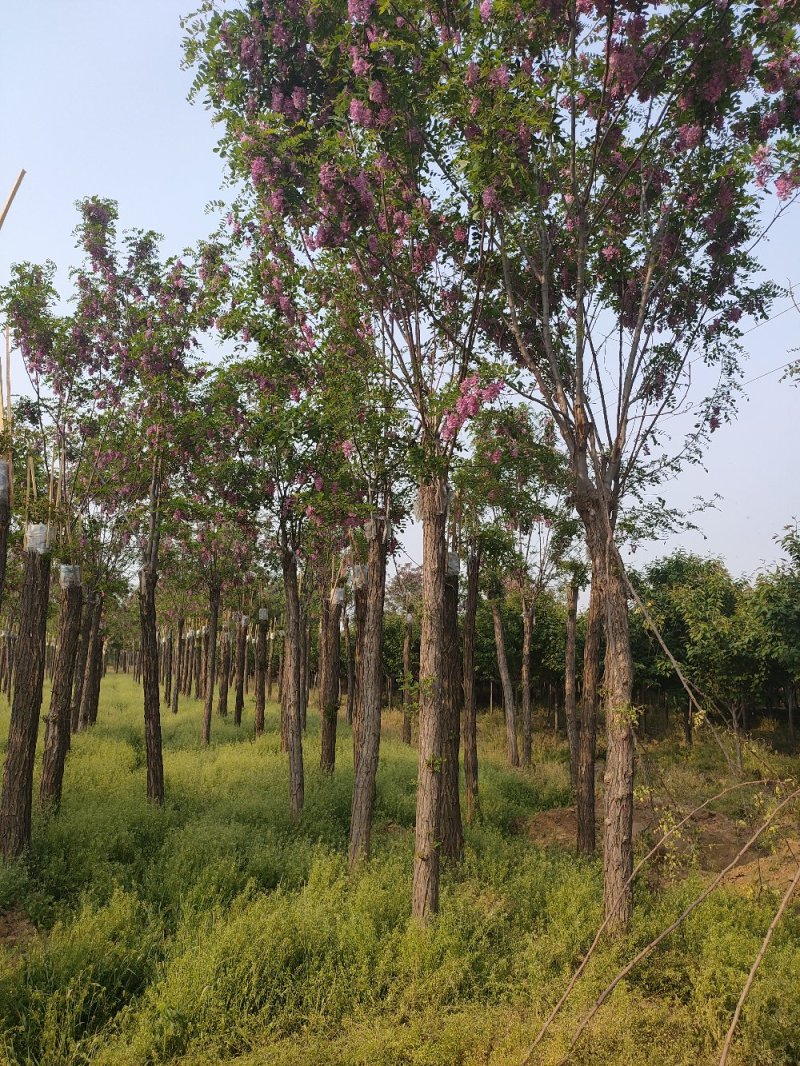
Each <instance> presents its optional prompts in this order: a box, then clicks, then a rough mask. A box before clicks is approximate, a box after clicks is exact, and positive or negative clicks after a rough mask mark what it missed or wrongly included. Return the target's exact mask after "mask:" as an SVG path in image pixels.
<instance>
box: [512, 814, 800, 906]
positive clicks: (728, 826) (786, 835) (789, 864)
mask: <svg viewBox="0 0 800 1066" xmlns="http://www.w3.org/2000/svg"><path fill="white" fill-rule="evenodd" d="M598 806H599V807H601V805H598ZM664 814H665V810H664V809H663V808H661V809H660V808H659V807H658V806H657V805H656V806H655V809H654V808H653V807H651V806H650V805H649V804H646V805H645V804H638V803H637V804H636V805H635V806H634V814H633V839H634V841H636V840H638V839H639V838H640V837H642V836H643V835H644V840H643V841H642V843H641V844H640V846H639V847H638V848H637V849H636V852H637V854H638V853H640V852H642V848H645V850H649V848H650V847H652V845H653V844H655V843H656V841H657V840H658V839H659V837H660V836H662V835H663V833H664V831H665V830H664V828H663V827H662V825H661V821H662V818H663V816H664ZM602 830H603V825H602V813H601V816H600V817H599V818H598V820H597V841H598V848H599V849H601V850H602V841H603V831H602ZM527 831H528V836H529V837H530V838H531V840H533V841H534V842H535V843H536V844H538V845H540V846H541V847H552V846H555V847H559V848H566V849H569V850H574V848H575V840H576V837H577V821H576V813H575V808H574V807H557V808H553V809H551V810H547V811H540V812H539V813H538V814H535V815H533V817H532V818H530V819H529V821H528V826H527ZM753 831H754V830H753V828H751V827H749V826H744V825H740V824H738V823H737V822H735V821H733V819H731V818H728V817H726V816H725V815H724V814H718V813H716V812H714V811H708V810H705V811H700V812H699V814H697V815H695V817H694V818H693V819H692V820H691V821H690V822H688V823H687V824H686V825H685V826H683V827H682V828H681V829H680V830H679V831H678V832H677V833H676V834H675V835H674V836H672V837H670V838H669V840H667V842H666V843H665V845H664V847H663V849H661V850H660V851H659V852H657V853H656V855H655V856H654V857H653V860H652V863H651V865H652V866H653V867H657V868H660V871H661V872H662V873H664V872H665V871H666V870H669V871H674V873H675V874H680V873H686V872H688V871H689V870H691V869H694V870H700V871H702V872H704V873H710V874H716V873H719V872H720V871H721V870H724V869H725V867H726V866H728V865H729V864H730V863H731V862H733V861H734V859H736V856H737V855H738V853H739V851H740V850H741V848H742V846H743V845H744V844H745V842H746V841H747V840H748V838H749V837H750V836H752V834H753ZM794 834H796V828H794V830H793V832H792V831H789V832H787V831H786V830H781V829H780V828H779V829H778V832H777V835H776V838H775V839H774V840H772V841H770V843H769V844H768V845H764V846H763V847H755V848H750V849H749V850H748V851H746V852H745V853H744V855H743V856H742V857H741V858H740V859H739V860H738V861H737V863H736V866H735V867H734V869H733V870H732V871H731V873H730V874H729V875H728V877H727V879H726V883H727V884H728V885H730V886H731V887H733V888H736V889H739V890H748V891H749V890H752V889H753V888H756V889H759V888H765V889H766V888H776V889H779V890H780V889H783V888H785V887H786V886H787V885H788V883H789V881H790V880H791V879H792V877H793V876H794V874H795V872H796V870H797V864H798V862H800V839H798V838H797V837H796V835H794Z"/></svg>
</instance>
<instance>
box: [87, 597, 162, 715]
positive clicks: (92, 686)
mask: <svg viewBox="0 0 800 1066" xmlns="http://www.w3.org/2000/svg"><path fill="white" fill-rule="evenodd" d="M102 618H103V594H102V592H96V593H95V596H94V602H93V603H92V626H91V629H90V631H89V647H88V650H87V652H86V666H85V668H84V674H83V688H82V690H81V716H80V728H81V729H82V730H83V729H88V728H89V726H90V725H92V724H93V723H94V722H95V721H96V719H97V710H96V706H95V691H96V680H97V679H96V674H97V670H98V661H97V649H98V646H99V644H100V640H101V636H100V623H101V621H102ZM156 680H158V679H156Z"/></svg>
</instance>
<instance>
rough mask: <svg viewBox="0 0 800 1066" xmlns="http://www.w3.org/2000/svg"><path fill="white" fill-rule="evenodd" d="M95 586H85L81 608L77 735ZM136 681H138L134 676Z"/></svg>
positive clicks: (74, 727)
mask: <svg viewBox="0 0 800 1066" xmlns="http://www.w3.org/2000/svg"><path fill="white" fill-rule="evenodd" d="M94 595H95V590H94V584H90V585H87V586H84V591H83V606H82V607H81V632H80V637H79V639H78V650H77V652H76V655H75V673H74V681H73V692H72V711H71V714H70V730H71V732H73V733H77V732H78V729H79V728H80V723H81V700H82V699H83V678H84V675H85V673H86V656H87V655H88V654H89V641H90V640H91V636H92V617H93V613H94ZM134 680H136V678H135V676H134Z"/></svg>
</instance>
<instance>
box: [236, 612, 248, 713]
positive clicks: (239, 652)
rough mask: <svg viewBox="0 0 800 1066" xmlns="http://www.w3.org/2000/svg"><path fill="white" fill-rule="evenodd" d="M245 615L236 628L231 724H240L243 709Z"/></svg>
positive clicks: (245, 655) (246, 620)
mask: <svg viewBox="0 0 800 1066" xmlns="http://www.w3.org/2000/svg"><path fill="white" fill-rule="evenodd" d="M247 622H248V619H247V615H246V614H243V615H240V617H239V624H238V626H237V629H236V696H235V698H234V703H233V724H234V725H241V724H242V712H243V711H244V674H245V668H246V666H247Z"/></svg>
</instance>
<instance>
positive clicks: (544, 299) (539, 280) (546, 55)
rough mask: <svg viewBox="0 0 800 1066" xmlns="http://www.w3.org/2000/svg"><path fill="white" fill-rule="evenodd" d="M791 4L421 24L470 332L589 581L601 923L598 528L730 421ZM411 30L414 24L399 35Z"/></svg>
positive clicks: (626, 860)
mask: <svg viewBox="0 0 800 1066" xmlns="http://www.w3.org/2000/svg"><path fill="white" fill-rule="evenodd" d="M796 16H797V10H796V4H794V3H789V4H785V5H777V4H775V5H773V4H771V3H768V4H760V3H758V4H757V3H728V2H723V3H718V4H713V5H712V4H709V5H701V6H700V7H697V6H696V5H691V4H688V3H683V2H671V3H668V4H645V5H642V4H636V5H629V6H626V7H624V8H620V7H619V6H617V5H610V4H606V3H604V2H602V0H601V2H598V3H595V2H590V0H579V2H577V3H567V4H557V5H555V6H552V5H551V6H549V7H548V8H547V9H546V10H544V11H543V10H542V8H541V6H540V5H538V4H532V3H531V4H526V3H521V4H517V3H513V4H512V3H505V2H503V0H498V2H492V0H486V2H484V3H482V4H481V5H480V8H479V9H476V8H475V7H473V6H471V5H458V4H457V5H455V6H451V7H448V8H447V10H446V11H443V12H441V13H434V12H431V13H430V14H429V15H428V18H430V20H431V21H433V22H435V23H438V25H439V26H440V30H441V42H442V43H441V47H440V49H439V52H438V62H439V64H440V69H442V70H445V69H446V70H447V75H446V76H445V77H443V80H442V85H441V88H440V92H439V95H438V101H439V107H438V110H437V115H438V118H439V121H440V123H441V125H442V127H444V128H447V129H448V130H449V134H450V136H449V143H448V153H447V156H446V159H445V161H444V167H443V169H444V172H445V173H446V174H448V175H452V176H453V180H454V181H456V182H459V183H463V184H464V185H465V186H466V188H467V189H468V190H469V192H470V194H471V195H472V197H473V199H474V200H475V201H478V200H480V201H482V203H483V204H484V206H488V207H489V209H490V210H491V212H492V220H493V223H494V227H495V228H494V233H495V234H496V240H495V242H494V246H493V247H494V251H495V253H496V258H495V263H494V266H495V273H494V277H495V279H496V290H495V291H496V300H495V301H490V302H489V303H488V304H487V309H486V314H485V316H484V320H485V321H484V324H485V327H486V329H487V332H488V333H489V335H490V336H492V337H493V338H494V339H495V341H496V343H497V344H498V345H500V346H501V347H503V348H504V349H506V350H507V351H509V352H510V353H513V356H514V358H515V359H516V361H517V362H518V363H519V364H520V366H521V367H523V368H524V369H525V371H526V372H527V374H528V375H529V376H530V379H532V385H533V388H534V395H535V398H536V400H537V401H538V402H539V403H541V404H543V406H544V407H545V408H546V409H547V410H548V411H549V412H550V414H551V416H552V418H553V419H554V422H555V424H556V426H557V428H558V430H559V432H560V434H561V436H562V438H563V440H564V443H565V445H566V449H567V453H568V455H569V461H570V467H571V477H572V482H573V495H574V501H575V506H576V508H577V510H578V513H579V515H580V518H581V520H582V523H583V526H584V529H585V533H586V538H587V544H588V548H589V552H590V556H591V559H592V568H593V581H594V583H595V584H596V585H597V587H598V588H599V587H602V588H603V591H604V596H605V612H604V620H605V628H606V637H607V643H608V648H609V652H608V655H607V658H606V676H605V682H604V692H605V698H606V712H607V728H608V761H607V767H606V790H605V802H606V819H605V821H606V827H607V831H606V843H605V849H604V863H605V904H606V910H607V912H608V914H609V915H610V916H611V917H612V918H613V920H614V921H615V922H617V923H624V922H626V921H627V919H628V917H629V915H630V909H631V900H632V897H631V891H630V885H629V881H630V878H629V875H630V871H631V862H632V860H631V818H632V787H633V721H634V718H635V711H634V709H633V708H632V707H631V679H632V673H631V656H630V641H629V635H628V623H627V605H626V587H625V582H624V575H623V571H622V564H621V562H620V560H619V556H618V552H617V542H616V534H615V530H616V527H617V526H618V524H619V522H620V514H621V510H622V509H623V508H624V506H625V505H626V501H629V500H630V499H631V498H634V499H635V498H636V497H637V496H641V495H642V494H644V493H645V492H646V491H647V489H648V488H649V487H651V486H652V485H653V484H655V483H657V482H658V480H659V479H660V478H662V477H664V476H665V475H667V474H668V473H671V472H674V471H675V470H676V469H677V468H678V466H679V465H680V463H681V462H683V461H686V460H687V459H689V460H692V459H695V458H697V456H698V455H699V452H700V449H701V447H702V444H703V442H704V441H705V440H706V439H707V437H708V434H709V433H711V432H713V431H714V430H715V429H717V428H718V427H719V426H720V424H721V422H722V421H723V420H725V419H726V418H728V417H729V416H730V412H731V410H732V406H733V401H734V398H735V392H736V382H737V378H738V373H739V367H740V362H741V356H742V354H743V353H742V348H741V344H740V337H741V327H740V325H739V323H740V320H742V318H743V316H747V315H750V316H759V315H763V314H764V313H765V312H766V309H767V307H768V306H769V302H770V299H771V297H772V296H773V295H774V293H775V291H776V290H775V288H774V287H773V286H771V285H770V284H769V283H767V284H763V283H761V284H760V283H758V282H757V281H756V280H755V273H756V270H757V262H756V260H755V258H754V250H755V247H756V245H757V244H758V242H759V240H760V238H761V237H762V236H763V234H764V233H765V231H766V229H767V228H768V227H769V225H771V224H772V221H773V219H767V220H766V221H765V220H764V218H763V217H762V216H761V215H760V214H759V210H758V208H759V203H760V201H761V199H762V197H763V195H764V192H765V189H766V188H767V187H768V186H769V184H770V182H771V180H772V178H773V177H774V179H775V180H774V188H775V192H776V193H777V196H778V199H779V205H778V209H777V210H778V214H780V212H781V210H782V209H783V207H784V206H785V205H786V203H787V202H788V201H789V200H790V199H791V198H792V197H793V195H794V193H793V190H794V189H795V187H796V186H797V185H798V184H799V183H800V165H798V161H799V159H800V156H798V150H797V139H796V137H795V131H796V124H797V122H798V118H800V116H799V115H798V111H797V103H796V94H797V86H798V78H799V77H800V71H799V70H798V61H797V52H796V47H797V43H796V21H797V17H796ZM424 18H425V17H424V15H422V13H420V19H422V20H423V21H424ZM411 21H412V20H410V19H409V23H411ZM414 25H415V29H416V23H414ZM428 41H429V36H428V34H427V31H426V30H422V31H420V32H419V33H418V34H417V36H416V37H415V47H416V48H418V49H420V50H427V48H428ZM431 62H433V59H431ZM697 362H702V363H703V364H704V365H705V366H706V367H707V368H710V373H709V372H708V371H706V372H704V373H700V374H698V372H697V371H696V370H695V371H694V372H692V365H693V364H696V363H697ZM698 378H699V379H700V380H701V382H702V381H703V380H704V379H705V380H708V379H709V378H711V379H712V380H711V384H710V386H709V389H708V391H707V393H706V395H705V396H703V395H702V393H701V395H700V396H699V397H697V398H695V400H694V410H695V411H696V412H698V413H699V418H698V421H697V424H696V425H695V427H694V429H693V430H692V431H691V432H690V433H689V434H688V436H684V435H683V434H682V435H681V437H680V439H679V440H678V441H677V442H672V444H673V447H672V448H670V447H669V445H670V441H669V440H668V439H667V438H668V431H669V429H670V428H671V427H672V426H674V423H671V422H670V421H668V420H669V419H671V418H672V416H674V415H675V414H677V413H678V412H679V411H680V410H681V408H682V404H683V402H684V400H685V399H686V396H687V392H688V390H689V388H690V387H693V383H694V381H695V380H697V379H698ZM701 387H702V386H701Z"/></svg>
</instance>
